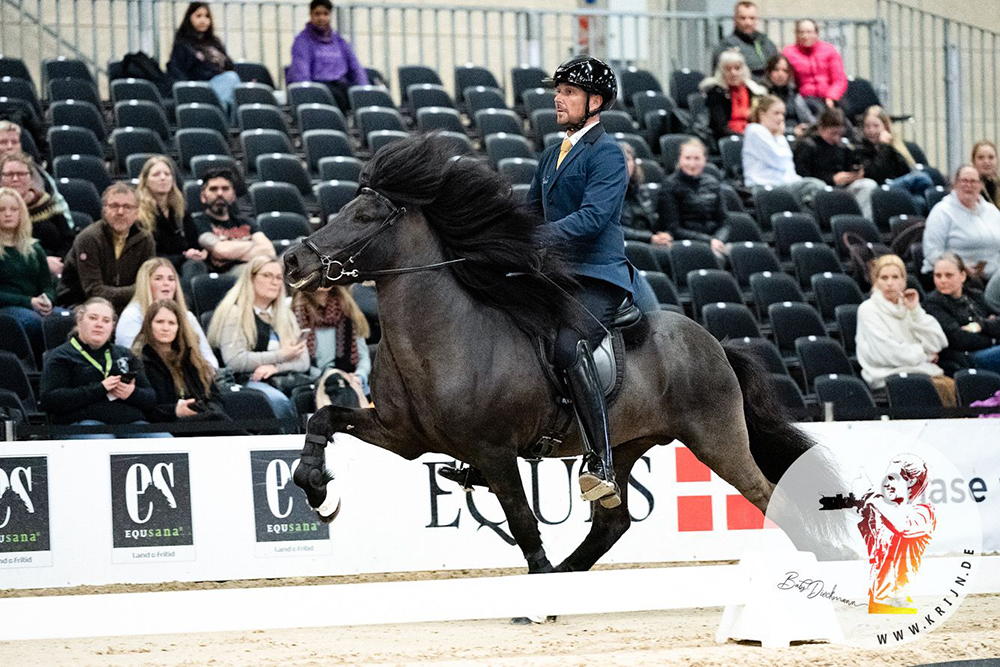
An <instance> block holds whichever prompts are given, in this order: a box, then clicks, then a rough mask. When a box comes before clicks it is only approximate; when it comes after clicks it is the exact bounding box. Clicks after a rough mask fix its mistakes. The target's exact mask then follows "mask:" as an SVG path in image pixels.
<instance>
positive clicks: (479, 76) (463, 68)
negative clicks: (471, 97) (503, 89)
mask: <svg viewBox="0 0 1000 667" xmlns="http://www.w3.org/2000/svg"><path fill="white" fill-rule="evenodd" d="M477 86H481V87H483V88H500V84H499V83H498V82H497V78H496V77H495V76H493V72H491V71H489V70H488V69H486V68H485V67H478V66H476V65H473V64H472V63H466V64H464V65H460V66H459V67H456V68H455V99H456V101H458V103H459V104H466V103H467V102H468V100H466V98H465V90H466V88H475V87H477Z"/></svg>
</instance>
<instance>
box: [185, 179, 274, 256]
mask: <svg viewBox="0 0 1000 667" xmlns="http://www.w3.org/2000/svg"><path fill="white" fill-rule="evenodd" d="M235 183H236V181H235V180H234V179H233V175H232V173H231V172H230V171H228V170H226V169H218V170H214V171H209V172H208V173H206V174H205V177H204V179H203V180H202V185H201V203H202V204H204V205H205V210H204V211H203V212H201V213H199V214H198V215H195V216H194V229H195V233H196V234H197V235H198V243H199V244H200V245H201V247H202V248H204V249H205V250H206V251H207V254H208V266H209V268H211V270H212V271H216V272H218V273H224V272H226V271H229V270H230V269H232V268H233V267H236V266H242V265H243V264H244V263H245V262H249V261H250V260H251V259H253V258H254V257H258V256H261V257H274V246H273V245H272V244H271V242H270V241H269V240H268V238H267V237H266V236H264V233H263V232H262V231H260V228H259V227H258V226H257V223H256V222H253V221H247V220H242V219H240V218H238V217H237V216H236V215H235V213H234V212H233V210H232V206H233V204H234V203H235V202H236V189H235Z"/></svg>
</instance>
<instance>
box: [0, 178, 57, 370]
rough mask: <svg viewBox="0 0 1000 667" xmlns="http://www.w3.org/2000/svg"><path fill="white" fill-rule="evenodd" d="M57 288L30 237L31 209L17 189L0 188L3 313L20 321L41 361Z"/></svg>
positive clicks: (0, 309)
mask: <svg viewBox="0 0 1000 667" xmlns="http://www.w3.org/2000/svg"><path fill="white" fill-rule="evenodd" d="M55 289H56V284H55V280H54V279H53V278H52V272H51V271H49V265H48V260H47V259H46V257H45V250H44V249H43V248H42V245H41V244H40V243H39V242H38V241H36V240H35V239H34V238H33V237H32V235H31V217H30V216H29V215H28V206H27V205H26V204H25V203H24V200H23V199H21V195H19V194H18V193H17V191H16V190H14V189H12V188H0V312H2V313H4V314H6V315H10V316H11V317H13V318H14V319H15V320H17V323H18V324H20V325H21V328H22V329H24V332H25V333H26V334H27V335H28V339H29V340H30V341H31V343H32V346H33V347H34V348H35V353H36V356H37V357H38V358H41V353H42V350H43V349H44V347H45V346H44V344H43V340H42V318H43V317H46V316H48V315H49V314H50V313H51V312H52V298H53V297H54V296H55Z"/></svg>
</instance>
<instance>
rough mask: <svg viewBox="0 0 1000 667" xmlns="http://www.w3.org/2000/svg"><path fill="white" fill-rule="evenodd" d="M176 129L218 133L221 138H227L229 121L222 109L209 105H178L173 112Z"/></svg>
mask: <svg viewBox="0 0 1000 667" xmlns="http://www.w3.org/2000/svg"><path fill="white" fill-rule="evenodd" d="M174 113H175V115H176V117H177V127H178V128H180V129H183V130H188V129H200V130H212V131H213V132H218V133H219V135H221V136H222V137H223V138H228V137H229V130H230V128H229V121H228V120H226V115H225V114H224V113H222V109H220V108H219V107H217V106H214V105H211V104H201V103H194V104H180V105H178V106H177V108H176V110H175V111H174Z"/></svg>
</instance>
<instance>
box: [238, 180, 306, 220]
mask: <svg viewBox="0 0 1000 667" xmlns="http://www.w3.org/2000/svg"><path fill="white" fill-rule="evenodd" d="M250 201H251V202H252V203H253V211H254V215H260V214H261V213H270V212H271V211H281V212H283V213H298V214H299V215H301V216H302V217H303V218H306V217H308V216H309V214H308V213H307V212H306V207H305V204H304V203H303V202H302V195H300V194H299V190H298V188H296V187H295V186H294V185H292V184H291V183H276V182H275V181H261V182H259V183H254V184H252V185H251V186H250Z"/></svg>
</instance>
